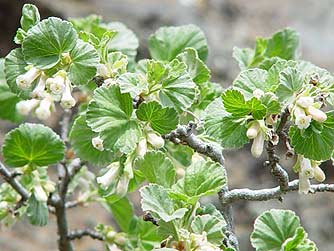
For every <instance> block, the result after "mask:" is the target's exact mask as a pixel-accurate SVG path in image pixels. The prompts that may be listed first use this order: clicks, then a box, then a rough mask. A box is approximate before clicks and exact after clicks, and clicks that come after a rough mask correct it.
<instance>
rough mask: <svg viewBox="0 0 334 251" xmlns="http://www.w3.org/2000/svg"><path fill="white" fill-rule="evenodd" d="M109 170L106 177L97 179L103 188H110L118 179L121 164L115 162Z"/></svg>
mask: <svg viewBox="0 0 334 251" xmlns="http://www.w3.org/2000/svg"><path fill="white" fill-rule="evenodd" d="M107 168H108V171H107V172H106V173H105V174H104V175H102V176H100V177H97V178H96V181H97V183H98V184H100V185H101V187H103V188H108V187H109V186H110V185H111V183H112V182H113V181H115V180H116V179H117V178H118V175H119V168H120V164H119V162H113V163H111V164H110V165H109V166H107Z"/></svg>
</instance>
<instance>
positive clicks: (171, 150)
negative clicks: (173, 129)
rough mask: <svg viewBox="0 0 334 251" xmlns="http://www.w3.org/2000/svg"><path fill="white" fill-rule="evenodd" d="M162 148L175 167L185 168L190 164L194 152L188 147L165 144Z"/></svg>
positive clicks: (170, 143)
mask: <svg viewBox="0 0 334 251" xmlns="http://www.w3.org/2000/svg"><path fill="white" fill-rule="evenodd" d="M164 147H165V148H166V149H167V152H168V157H169V158H170V159H171V160H172V161H173V163H174V165H175V166H180V165H181V166H183V167H187V166H189V165H190V164H191V157H192V155H193V153H194V151H193V150H192V149H191V148H190V147H189V146H185V145H180V144H178V145H176V144H174V143H172V142H165V146H164Z"/></svg>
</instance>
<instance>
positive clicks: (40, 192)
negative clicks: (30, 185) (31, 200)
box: [34, 184, 48, 202]
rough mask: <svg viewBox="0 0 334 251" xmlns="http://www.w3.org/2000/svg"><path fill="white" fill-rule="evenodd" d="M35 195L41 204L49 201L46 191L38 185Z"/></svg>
mask: <svg viewBox="0 0 334 251" xmlns="http://www.w3.org/2000/svg"><path fill="white" fill-rule="evenodd" d="M34 195H35V198H36V200H38V201H41V202H46V201H47V200H48V195H47V194H46V192H45V191H44V189H43V187H42V186H41V185H40V184H38V185H35V187H34Z"/></svg>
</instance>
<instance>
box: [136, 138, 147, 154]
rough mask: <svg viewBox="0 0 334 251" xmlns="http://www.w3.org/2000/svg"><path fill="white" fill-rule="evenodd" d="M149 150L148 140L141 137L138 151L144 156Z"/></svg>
mask: <svg viewBox="0 0 334 251" xmlns="http://www.w3.org/2000/svg"><path fill="white" fill-rule="evenodd" d="M146 152H147V141H146V139H145V138H141V139H140V140H139V142H138V145H137V149H136V153H137V155H138V156H140V157H144V155H145V153H146Z"/></svg>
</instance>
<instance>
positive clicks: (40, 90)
mask: <svg viewBox="0 0 334 251" xmlns="http://www.w3.org/2000/svg"><path fill="white" fill-rule="evenodd" d="M45 82H46V76H45V74H44V73H42V75H41V77H40V79H39V81H38V83H37V85H36V87H35V89H34V90H33V91H32V93H31V94H30V96H31V97H32V98H35V99H43V98H44V96H45V93H44V92H45Z"/></svg>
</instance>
